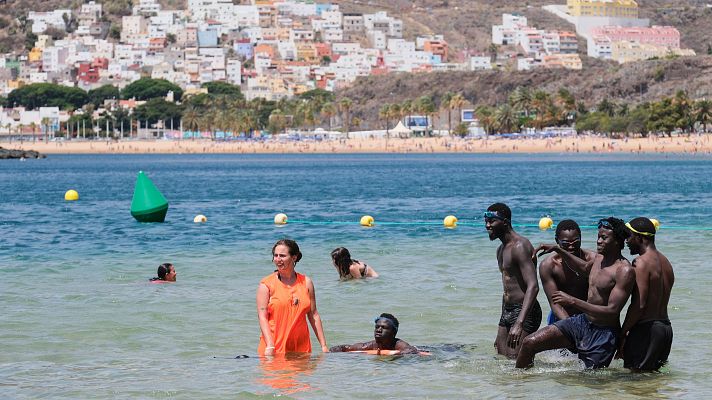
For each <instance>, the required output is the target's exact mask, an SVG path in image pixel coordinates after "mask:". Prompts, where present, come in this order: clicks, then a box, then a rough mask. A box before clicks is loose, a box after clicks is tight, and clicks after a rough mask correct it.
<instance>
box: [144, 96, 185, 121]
mask: <svg viewBox="0 0 712 400" xmlns="http://www.w3.org/2000/svg"><path fill="white" fill-rule="evenodd" d="M181 111H182V110H181V107H180V106H178V105H176V104H175V103H171V102H168V101H165V100H164V99H162V98H153V99H150V100H148V101H146V103H144V104H142V105H140V106H138V107H136V109H135V110H134V115H136V118H137V119H138V120H140V121H147V122H148V123H149V124H155V123H156V122H158V121H165V123H166V124H167V125H168V126H170V121H173V126H174V127H176V126H180V118H181V115H182V112H181Z"/></svg>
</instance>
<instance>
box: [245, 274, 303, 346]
mask: <svg viewBox="0 0 712 400" xmlns="http://www.w3.org/2000/svg"><path fill="white" fill-rule="evenodd" d="M260 283H262V284H264V285H265V286H267V287H268V288H269V303H268V304H267V320H268V322H269V329H270V331H271V332H272V338H273V340H274V354H284V353H287V352H297V353H311V341H310V340H309V327H308V326H307V318H306V315H307V313H309V311H310V310H311V299H310V297H309V290H308V289H307V280H306V276H304V275H302V274H297V280H296V281H295V282H294V285H292V286H288V285H285V284H284V283H282V281H280V280H279V278H278V274H277V273H276V272H275V273H273V274H269V275H268V276H266V277H264V278H263V279H262V280H261V281H260ZM265 347H267V343H266V342H265V339H264V337H263V336H262V335H260V345H259V347H258V348H257V353H258V354H260V355H264V353H265Z"/></svg>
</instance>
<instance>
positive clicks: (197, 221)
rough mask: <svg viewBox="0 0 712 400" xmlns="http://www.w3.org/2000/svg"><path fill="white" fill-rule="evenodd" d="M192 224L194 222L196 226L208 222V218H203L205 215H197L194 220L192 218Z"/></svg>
mask: <svg viewBox="0 0 712 400" xmlns="http://www.w3.org/2000/svg"><path fill="white" fill-rule="evenodd" d="M193 222H195V223H196V224H201V223H203V222H208V218H207V217H205V215H203V214H198V215H196V216H195V218H193Z"/></svg>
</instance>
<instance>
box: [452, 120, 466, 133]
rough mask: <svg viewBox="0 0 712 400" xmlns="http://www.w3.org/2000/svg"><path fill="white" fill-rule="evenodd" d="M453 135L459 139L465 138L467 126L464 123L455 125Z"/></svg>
mask: <svg viewBox="0 0 712 400" xmlns="http://www.w3.org/2000/svg"><path fill="white" fill-rule="evenodd" d="M453 133H454V134H455V135H457V136H460V137H465V136H467V124H466V123H464V122H461V123H459V124H457V126H455V130H454V131H453Z"/></svg>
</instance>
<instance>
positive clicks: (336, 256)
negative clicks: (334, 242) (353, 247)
mask: <svg viewBox="0 0 712 400" xmlns="http://www.w3.org/2000/svg"><path fill="white" fill-rule="evenodd" d="M331 261H332V263H333V264H334V267H336V270H337V271H339V278H341V279H361V278H378V273H377V272H376V271H375V270H374V269H373V267H371V266H369V265H366V263H363V262H361V261H359V260H354V259H352V258H351V253H349V251H348V249H346V248H345V247H337V248H335V249H334V250H332V252H331Z"/></svg>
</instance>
